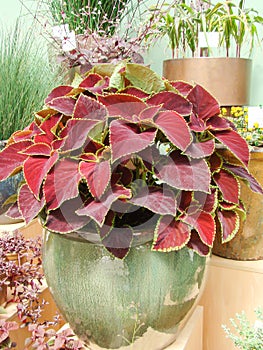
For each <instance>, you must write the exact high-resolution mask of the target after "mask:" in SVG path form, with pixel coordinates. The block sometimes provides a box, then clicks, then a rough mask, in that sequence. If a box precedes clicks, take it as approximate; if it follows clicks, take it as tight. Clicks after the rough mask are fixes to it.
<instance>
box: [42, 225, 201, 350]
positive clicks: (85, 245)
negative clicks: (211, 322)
mask: <svg viewBox="0 0 263 350" xmlns="http://www.w3.org/2000/svg"><path fill="white" fill-rule="evenodd" d="M205 266H206V258H204V257H200V256H198V255H197V254H195V253H193V252H192V251H191V250H189V249H188V248H184V249H182V250H180V251H178V252H170V253H161V252H153V251H151V249H150V243H145V244H140V245H137V246H134V247H132V248H131V250H130V252H129V254H128V255H127V256H126V258H125V259H124V260H120V259H117V258H115V257H113V256H111V255H110V254H109V253H108V252H107V251H106V249H105V248H104V247H103V246H101V245H100V244H94V243H90V242H89V241H87V240H85V239H83V238H80V237H77V235H75V234H73V235H72V236H71V235H69V236H68V235H61V234H57V233H50V232H45V239H44V246H43V267H44V272H45V276H46V279H47V283H48V286H49V288H50V291H51V293H52V294H53V297H54V300H55V301H56V304H57V306H58V308H59V310H60V311H61V313H62V315H63V316H64V318H65V319H66V320H67V322H68V323H69V324H70V326H71V328H72V329H73V330H74V332H75V334H76V335H78V337H79V338H80V339H82V340H84V341H85V342H86V344H88V346H89V349H127V350H128V349H133V350H146V349H147V350H158V349H163V348H164V347H165V346H168V345H169V344H171V343H172V342H173V341H174V340H175V339H176V333H178V330H179V328H180V326H182V324H183V320H185V319H186V318H187V315H189V313H190V312H191V310H192V309H193V306H194V304H196V302H197V299H198V296H200V289H201V286H202V285H203V283H202V282H204V272H205Z"/></svg>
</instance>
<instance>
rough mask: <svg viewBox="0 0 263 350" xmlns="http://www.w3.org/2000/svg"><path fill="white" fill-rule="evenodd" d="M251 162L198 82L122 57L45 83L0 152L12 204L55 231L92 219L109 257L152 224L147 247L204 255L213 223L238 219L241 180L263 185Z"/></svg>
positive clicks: (230, 228) (90, 225)
mask: <svg viewBox="0 0 263 350" xmlns="http://www.w3.org/2000/svg"><path fill="white" fill-rule="evenodd" d="M220 145H221V146H223V147H224V148H227V149H228V150H229V151H230V152H231V154H232V156H233V159H234V161H231V163H230V161H229V160H228V159H227V158H226V157H225V156H224V153H222V152H221V151H220V147H219V146H220ZM248 163H249V149H248V145H247V143H246V141H245V140H244V139H243V138H242V137H241V136H240V135H239V134H238V133H237V131H236V130H235V129H234V126H233V124H231V122H229V121H228V120H227V119H225V118H224V117H223V116H222V115H221V114H220V107H219V104H218V102H217V100H216V99H215V98H214V97H213V96H211V94H210V93H209V92H208V91H206V90H205V89H204V88H203V87H201V86H200V85H191V84H189V83H186V82H181V81H168V80H166V79H164V78H161V77H159V76H158V75H156V74H155V73H154V72H153V71H152V70H151V69H150V68H148V67H145V66H143V65H139V64H133V63H127V62H120V63H119V64H118V65H112V64H103V65H96V66H94V67H93V68H92V70H91V71H89V72H88V74H87V75H86V77H85V78H84V79H83V80H82V79H79V81H77V80H75V81H74V82H73V84H72V86H70V85H66V86H65V85H64V86H59V87H57V88H55V89H53V90H52V91H51V93H50V94H49V95H48V96H47V98H46V100H45V107H44V108H43V109H42V110H40V111H39V112H37V113H36V114H35V120H34V121H33V122H32V123H31V124H30V125H29V126H28V127H27V128H25V129H24V130H21V131H17V132H15V133H14V134H13V135H12V136H11V137H10V139H9V140H8V144H7V146H6V147H5V149H4V150H3V151H2V152H1V153H0V180H4V179H6V178H8V177H10V176H12V175H13V174H14V173H17V172H23V175H24V182H23V184H22V185H21V187H20V189H19V192H18V196H17V201H16V202H15V203H14V204H13V205H12V206H11V208H10V209H9V212H8V215H9V216H11V217H16V218H17V217H22V218H24V220H25V221H26V223H29V222H30V221H31V220H33V219H34V218H36V217H37V216H40V217H41V222H42V224H43V226H44V227H46V228H47V229H48V230H49V231H52V232H58V233H60V234H69V233H71V232H73V231H74V232H77V233H78V232H79V233H80V234H82V233H83V232H85V231H90V232H93V230H96V231H95V232H96V233H97V235H99V237H100V241H101V243H102V244H103V245H104V246H105V247H106V249H108V250H109V251H110V252H111V253H112V254H113V255H115V256H116V257H118V258H124V257H125V256H126V255H127V254H128V252H129V248H130V247H131V245H132V242H133V240H135V239H136V238H137V236H138V232H141V233H142V232H143V231H144V230H146V231H147V230H148V231H149V228H151V229H152V231H151V232H152V236H151V237H150V240H151V241H152V250H153V251H161V252H169V251H173V250H179V249H181V248H183V247H185V246H187V247H189V248H190V249H193V250H194V251H196V252H197V253H199V254H201V255H204V256H205V255H208V254H209V253H210V250H211V247H212V245H213V241H214V237H215V234H216V231H218V233H219V234H220V235H221V236H222V240H223V242H227V241H229V240H230V239H231V238H233V237H234V235H235V234H236V232H237V231H238V228H239V223H240V220H241V219H242V218H243V215H242V214H245V208H244V205H243V203H242V201H241V200H240V181H242V180H244V181H245V182H246V183H247V184H248V186H250V188H251V190H253V191H255V192H259V193H263V190H262V188H261V186H260V184H259V183H258V182H257V181H256V179H255V178H254V177H253V176H252V175H251V174H250V173H249V171H248Z"/></svg>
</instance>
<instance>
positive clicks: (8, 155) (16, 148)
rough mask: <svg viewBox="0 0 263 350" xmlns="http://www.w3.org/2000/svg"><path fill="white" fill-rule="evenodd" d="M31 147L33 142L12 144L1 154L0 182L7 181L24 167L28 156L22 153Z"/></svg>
mask: <svg viewBox="0 0 263 350" xmlns="http://www.w3.org/2000/svg"><path fill="white" fill-rule="evenodd" d="M30 145H32V142H31V141H19V142H17V143H11V144H10V145H8V146H7V147H5V148H4V149H3V150H2V151H1V152H0V181H2V180H5V179H6V178H7V177H8V176H9V175H11V174H12V173H13V172H14V171H16V170H18V169H19V168H21V167H22V166H23V163H24V161H25V160H26V159H27V157H28V156H27V155H26V154H22V153H20V152H21V151H24V150H25V149H26V148H27V147H29V146H30Z"/></svg>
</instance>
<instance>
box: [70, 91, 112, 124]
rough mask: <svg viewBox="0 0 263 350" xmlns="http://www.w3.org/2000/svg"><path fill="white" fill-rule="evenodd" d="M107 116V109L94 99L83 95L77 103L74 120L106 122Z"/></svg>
mask: <svg viewBox="0 0 263 350" xmlns="http://www.w3.org/2000/svg"><path fill="white" fill-rule="evenodd" d="M106 116H107V110H106V108H105V107H104V106H103V105H102V104H101V103H99V102H97V101H96V100H95V99H94V98H90V97H88V96H86V95H83V94H81V95H80V96H79V98H78V100H77V102H76V105H75V109H74V113H73V118H74V119H92V120H98V121H100V120H105V119H106Z"/></svg>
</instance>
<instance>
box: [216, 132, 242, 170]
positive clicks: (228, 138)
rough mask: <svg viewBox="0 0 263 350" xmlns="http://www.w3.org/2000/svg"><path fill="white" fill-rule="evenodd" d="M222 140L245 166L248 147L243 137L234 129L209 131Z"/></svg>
mask: <svg viewBox="0 0 263 350" xmlns="http://www.w3.org/2000/svg"><path fill="white" fill-rule="evenodd" d="M210 132H211V133H212V134H213V135H214V136H215V138H216V139H218V140H219V141H220V142H222V144H223V145H225V146H226V147H227V148H228V149H229V150H230V152H231V153H233V154H234V156H236V157H237V158H238V159H239V160H240V161H241V162H242V163H243V164H244V165H245V166H246V167H247V166H248V161H249V149H248V145H247V142H246V140H245V139H243V138H242V137H241V136H240V135H239V134H238V133H237V132H236V131H234V130H225V131H210Z"/></svg>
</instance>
